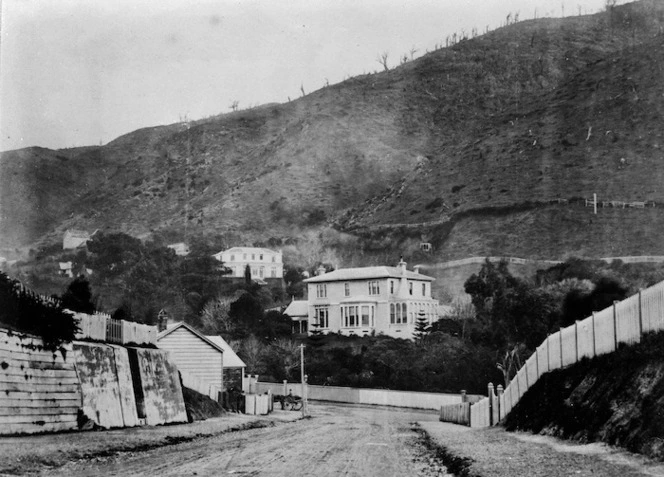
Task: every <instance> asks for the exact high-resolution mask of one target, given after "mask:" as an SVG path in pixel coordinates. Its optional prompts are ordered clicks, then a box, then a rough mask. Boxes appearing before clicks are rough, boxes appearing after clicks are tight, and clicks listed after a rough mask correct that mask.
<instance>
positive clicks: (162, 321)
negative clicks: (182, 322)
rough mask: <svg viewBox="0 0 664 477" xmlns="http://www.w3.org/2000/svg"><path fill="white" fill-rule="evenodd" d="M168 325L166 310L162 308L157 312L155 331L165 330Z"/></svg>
mask: <svg viewBox="0 0 664 477" xmlns="http://www.w3.org/2000/svg"><path fill="white" fill-rule="evenodd" d="M167 327H168V312H167V311H166V310H164V309H161V310H159V314H158V315H157V332H158V333H161V332H162V331H166V328H167Z"/></svg>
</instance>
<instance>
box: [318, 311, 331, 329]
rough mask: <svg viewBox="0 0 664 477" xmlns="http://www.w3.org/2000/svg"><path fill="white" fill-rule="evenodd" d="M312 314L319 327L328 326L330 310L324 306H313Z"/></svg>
mask: <svg viewBox="0 0 664 477" xmlns="http://www.w3.org/2000/svg"><path fill="white" fill-rule="evenodd" d="M314 316H315V317H316V321H315V323H316V324H317V325H318V327H319V328H329V327H330V311H329V309H328V307H326V306H315V307H314Z"/></svg>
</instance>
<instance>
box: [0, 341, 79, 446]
mask: <svg viewBox="0 0 664 477" xmlns="http://www.w3.org/2000/svg"><path fill="white" fill-rule="evenodd" d="M80 407H81V389H80V385H79V381H78V377H77V376H76V369H75V367H74V357H73V352H72V348H71V346H70V345H65V346H63V347H62V351H56V352H52V351H46V350H44V349H42V341H41V339H38V338H35V337H32V336H30V335H26V334H22V333H15V332H10V331H8V330H4V329H0V434H16V433H28V434H32V433H38V432H56V431H67V430H74V429H77V428H78V423H77V415H78V410H79V408H80Z"/></svg>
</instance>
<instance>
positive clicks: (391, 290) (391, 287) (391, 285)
mask: <svg viewBox="0 0 664 477" xmlns="http://www.w3.org/2000/svg"><path fill="white" fill-rule="evenodd" d="M390 293H394V280H390Z"/></svg>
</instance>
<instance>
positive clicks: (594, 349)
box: [592, 311, 597, 358]
mask: <svg viewBox="0 0 664 477" xmlns="http://www.w3.org/2000/svg"><path fill="white" fill-rule="evenodd" d="M592 324H593V358H594V357H595V356H597V342H596V339H595V312H594V311H593V319H592Z"/></svg>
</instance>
